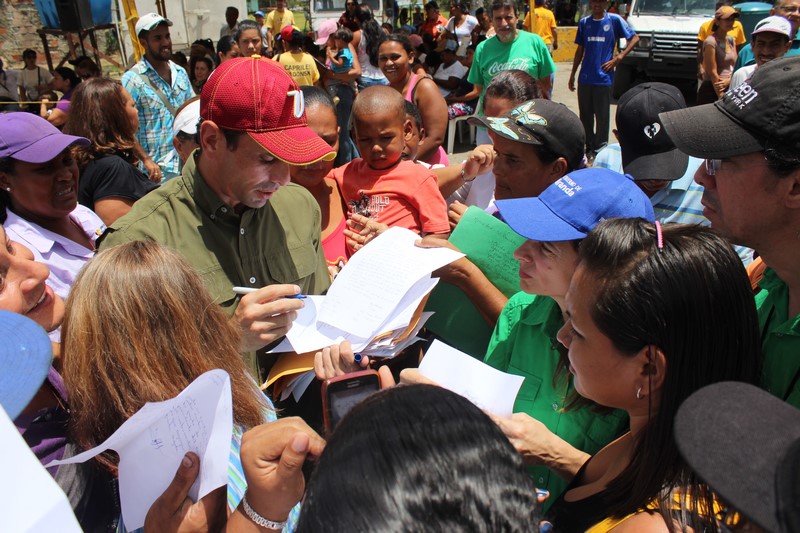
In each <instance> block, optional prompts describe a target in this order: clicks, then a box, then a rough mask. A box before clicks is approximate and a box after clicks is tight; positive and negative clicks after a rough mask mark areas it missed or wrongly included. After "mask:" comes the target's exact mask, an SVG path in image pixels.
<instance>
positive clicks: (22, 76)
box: [19, 67, 53, 101]
mask: <svg viewBox="0 0 800 533" xmlns="http://www.w3.org/2000/svg"><path fill="white" fill-rule="evenodd" d="M51 81H53V75H52V74H50V71H49V70H47V69H46V68H44V67H36V68H35V69H33V70H28V69H26V68H24V69H22V70H20V71H19V85H20V87H24V88H25V94H26V95H27V98H28V100H29V101H34V100H37V99H38V98H39V90H38V89H37V87H38V86H39V85H50V82H51Z"/></svg>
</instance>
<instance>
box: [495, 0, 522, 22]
mask: <svg viewBox="0 0 800 533" xmlns="http://www.w3.org/2000/svg"><path fill="white" fill-rule="evenodd" d="M507 7H508V8H511V10H512V11H513V12H514V16H515V17H516V16H517V15H519V11H518V10H517V3H516V2H515V1H514V0H492V4H491V5H490V6H489V13H490V16H491V17H492V18H494V12H495V10H497V9H504V8H507Z"/></svg>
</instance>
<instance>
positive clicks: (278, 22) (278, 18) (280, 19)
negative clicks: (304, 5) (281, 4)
mask: <svg viewBox="0 0 800 533" xmlns="http://www.w3.org/2000/svg"><path fill="white" fill-rule="evenodd" d="M293 25H294V14H293V13H292V12H291V11H289V10H288V9H284V10H283V13H278V10H276V9H273V10H272V11H270V12H269V13H267V20H265V21H264V26H266V27H267V28H268V29H269V31H271V32H272V42H273V43H274V42H275V38H276V37H277V36H278V35H280V33H281V30H282V29H283V28H285V27H286V26H293Z"/></svg>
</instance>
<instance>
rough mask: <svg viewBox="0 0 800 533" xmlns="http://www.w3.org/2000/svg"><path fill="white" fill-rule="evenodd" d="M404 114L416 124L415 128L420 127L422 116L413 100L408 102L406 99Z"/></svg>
mask: <svg viewBox="0 0 800 533" xmlns="http://www.w3.org/2000/svg"><path fill="white" fill-rule="evenodd" d="M406 116H407V117H409V118H410V119H411V120H413V121H414V124H416V125H417V128H421V127H422V116H421V115H420V114H419V108H418V107H417V106H416V105H415V104H414V102H409V101H408V100H406Z"/></svg>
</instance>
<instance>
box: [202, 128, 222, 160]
mask: <svg viewBox="0 0 800 533" xmlns="http://www.w3.org/2000/svg"><path fill="white" fill-rule="evenodd" d="M199 140H200V148H202V149H203V153H204V154H208V156H209V157H212V158H213V157H214V156H215V155H216V154H218V153H219V151H220V150H225V149H227V148H228V144H227V142H226V141H225V135H224V134H223V133H222V130H220V129H219V126H217V125H216V124H215V123H214V122H212V121H211V120H204V121H203V122H201V123H200V135H199Z"/></svg>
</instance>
